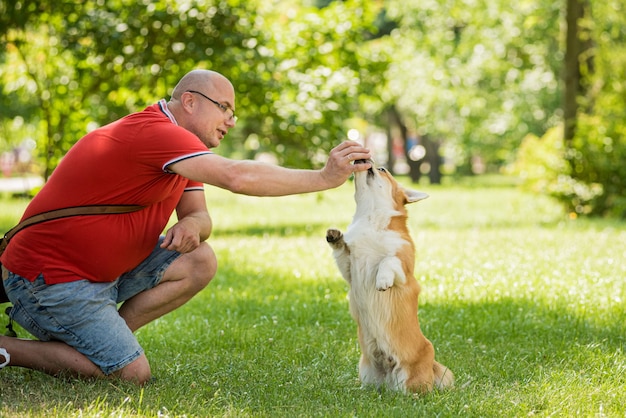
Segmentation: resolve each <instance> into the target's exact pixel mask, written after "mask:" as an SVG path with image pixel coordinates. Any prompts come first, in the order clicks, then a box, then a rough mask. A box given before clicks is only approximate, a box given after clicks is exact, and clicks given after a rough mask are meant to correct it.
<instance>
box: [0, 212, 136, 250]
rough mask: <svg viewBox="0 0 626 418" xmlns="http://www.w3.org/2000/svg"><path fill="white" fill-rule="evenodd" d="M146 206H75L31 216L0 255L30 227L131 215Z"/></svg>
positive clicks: (16, 229)
mask: <svg viewBox="0 0 626 418" xmlns="http://www.w3.org/2000/svg"><path fill="white" fill-rule="evenodd" d="M143 208H144V206H140V205H94V206H74V207H71V208H63V209H55V210H51V211H48V212H44V213H40V214H39V215H34V216H31V217H30V218H27V219H24V220H23V221H22V222H20V223H19V224H17V225H16V226H14V227H13V228H11V229H10V230H9V231H8V232H7V233H6V234H4V238H3V239H2V242H1V243H0V254H2V253H3V252H4V249H5V248H6V246H7V245H8V244H9V240H11V238H13V236H14V235H15V234H17V233H18V232H20V231H21V230H22V229H24V228H27V227H29V226H32V225H35V224H39V223H42V222H46V221H51V220H54V219H61V218H68V217H70V216H79V215H111V214H118V213H130V212H136V211H138V210H141V209H143Z"/></svg>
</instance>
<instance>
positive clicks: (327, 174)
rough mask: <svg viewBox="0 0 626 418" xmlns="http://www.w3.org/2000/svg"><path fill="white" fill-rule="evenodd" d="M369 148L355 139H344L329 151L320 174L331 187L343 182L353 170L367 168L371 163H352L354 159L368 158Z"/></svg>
mask: <svg viewBox="0 0 626 418" xmlns="http://www.w3.org/2000/svg"><path fill="white" fill-rule="evenodd" d="M371 158H372V155H371V154H370V150H369V149H367V148H365V147H363V145H361V144H359V143H358V142H355V141H344V142H342V143H341V144H339V145H337V146H336V147H335V148H333V149H332V150H331V151H330V155H329V156H328V161H327V162H326V166H325V167H324V168H323V169H322V176H323V177H324V179H325V180H326V181H327V182H328V183H329V184H330V185H332V187H336V186H339V185H341V184H343V183H344V182H345V181H346V180H347V179H348V178H349V177H350V176H351V175H352V173H354V172H355V171H365V170H369V169H370V167H371V166H372V164H371V163H369V162H368V163H365V164H354V161H356V160H370V159H371Z"/></svg>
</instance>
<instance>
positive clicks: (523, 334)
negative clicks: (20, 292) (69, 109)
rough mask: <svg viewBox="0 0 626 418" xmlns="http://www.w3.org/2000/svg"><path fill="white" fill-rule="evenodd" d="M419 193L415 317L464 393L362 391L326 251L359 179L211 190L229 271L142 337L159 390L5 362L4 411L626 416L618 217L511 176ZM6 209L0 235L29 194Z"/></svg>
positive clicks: (625, 306) (625, 315) (223, 263)
mask: <svg viewBox="0 0 626 418" xmlns="http://www.w3.org/2000/svg"><path fill="white" fill-rule="evenodd" d="M420 189H421V190H423V191H426V192H428V193H429V194H430V195H431V197H430V198H429V199H427V200H425V201H423V202H420V203H417V204H415V205H413V206H410V207H409V214H410V224H411V229H412V232H413V237H414V239H415V242H416V257H417V262H416V274H417V279H418V280H419V281H420V283H421V285H422V294H421V296H420V322H421V325H422V329H423V331H424V334H425V335H426V337H428V338H429V339H430V340H431V341H432V342H433V344H434V345H435V349H436V351H437V359H438V360H439V361H440V362H442V363H443V364H445V365H446V366H448V367H450V369H451V370H453V371H454V373H455V374H456V378H457V385H456V387H455V388H454V389H452V390H449V391H444V392H433V393H432V394H429V395H426V396H421V397H419V396H410V395H402V394H397V393H392V392H389V391H386V390H383V391H381V392H378V391H376V390H374V389H362V388H361V387H360V384H359V381H358V375H357V363H358V358H359V348H358V344H357V340H356V327H355V324H354V322H353V321H352V319H351V317H350V315H349V313H348V301H347V299H346V294H347V285H346V283H345V282H344V281H343V279H341V277H340V275H339V273H338V270H337V268H336V266H335V265H334V261H333V258H332V255H331V251H330V249H329V248H328V246H327V244H326V242H325V231H326V229H327V228H328V227H339V228H340V229H343V230H345V228H346V226H347V225H348V223H349V222H350V219H351V217H352V214H353V212H354V202H353V200H352V192H353V190H352V184H350V183H347V184H346V185H344V186H342V187H340V188H338V189H336V190H332V191H327V192H323V193H315V194H309V195H303V196H291V197H284V198H252V197H245V196H236V195H233V194H230V193H228V192H224V191H220V190H215V189H210V190H208V191H207V199H208V202H209V207H210V211H211V214H212V216H213V218H214V222H215V228H214V233H213V236H212V237H211V239H210V242H211V244H212V245H213V247H214V248H215V250H216V253H217V255H218V258H219V260H220V270H219V272H218V275H217V277H216V278H215V279H214V280H213V282H212V283H211V284H210V285H209V286H208V287H207V288H206V289H205V290H204V291H203V292H202V293H201V294H199V295H198V296H197V297H196V298H194V299H193V300H192V301H191V302H189V303H188V304H187V305H185V306H184V307H182V308H181V309H179V310H178V311H176V312H173V313H171V314H170V315H167V316H166V317H164V318H161V319H159V320H157V321H155V322H154V323H152V324H150V325H148V326H146V327H145V328H143V329H141V330H140V331H139V332H138V333H137V334H138V338H139V340H140V341H141V343H142V344H143V346H144V348H145V350H146V352H147V354H148V358H149V359H150V361H151V365H152V369H153V373H154V375H155V377H156V380H155V381H154V382H152V383H151V384H149V385H148V386H146V387H145V388H143V389H141V388H136V387H134V386H132V385H130V384H124V383H120V382H116V381H91V382H82V381H77V380H63V379H56V378H52V377H48V376H45V375H42V374H40V373H37V372H32V371H27V370H21V369H15V368H8V369H4V370H1V371H0V416H1V417H4V416H7V417H15V416H17V417H20V416H24V417H26V416H28V417H31V416H32V417H102V416H116V417H140V416H141V417H143V416H147V417H182V416H185V417H207V416H219V417H231V416H237V417H282V416H285V417H296V416H305V417H316V416H329V417H348V416H350V417H351V416H358V417H377V416H381V417H395V416H397V417H407V416H425V417H434V416H442V417H456V416H468V417H474V416H476V417H502V416H507V417H522V416H524V417H526V416H531V415H533V416H564V417H565V416H567V417H570V416H583V417H587V416H609V417H613V416H616V417H617V416H619V417H624V416H626V285H625V278H626V264H625V263H624V260H625V259H626V224H625V223H620V222H617V221H606V220H593V221H591V220H581V219H570V217H569V216H567V214H564V213H563V212H562V211H561V210H560V208H559V207H558V206H557V205H556V204H555V203H554V202H552V201H551V200H549V199H548V198H545V197H538V196H534V195H530V194H525V193H523V192H521V191H519V190H517V189H515V188H514V187H512V186H508V185H507V184H506V182H505V183H490V184H489V185H488V186H484V185H481V184H480V183H473V182H470V183H464V184H463V185H459V184H447V185H444V186H428V185H424V186H422V187H421V188H420ZM2 205H3V208H6V209H5V210H3V214H2V215H1V216H0V226H3V227H4V228H5V229H6V228H8V227H9V226H10V225H11V224H12V223H14V222H15V221H16V220H17V217H18V216H19V214H20V213H21V210H22V209H23V207H24V205H25V202H23V201H9V200H7V199H6V198H4V199H3V200H2ZM5 325H6V317H5V316H2V318H1V319H0V327H1V328H2V329H4V326H5ZM18 333H20V336H22V337H27V335H26V334H25V333H24V331H23V330H18Z"/></svg>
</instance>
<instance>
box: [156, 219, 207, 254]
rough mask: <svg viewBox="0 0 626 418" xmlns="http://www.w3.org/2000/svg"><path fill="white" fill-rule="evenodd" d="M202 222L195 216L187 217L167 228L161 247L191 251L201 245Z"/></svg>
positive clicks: (184, 251) (183, 252)
mask: <svg viewBox="0 0 626 418" xmlns="http://www.w3.org/2000/svg"><path fill="white" fill-rule="evenodd" d="M200 231H201V227H200V224H199V223H198V222H197V221H196V220H195V219H194V218H193V216H189V217H185V218H183V219H181V220H180V221H178V222H177V223H176V224H174V226H172V227H171V228H170V229H168V230H167V232H166V233H165V239H164V240H163V243H162V244H161V248H164V249H167V250H170V251H178V252H179V253H182V254H185V253H189V252H191V251H193V250H195V249H196V248H198V246H199V245H200V242H201V241H200Z"/></svg>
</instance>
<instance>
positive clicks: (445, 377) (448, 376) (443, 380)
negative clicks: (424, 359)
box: [433, 361, 454, 389]
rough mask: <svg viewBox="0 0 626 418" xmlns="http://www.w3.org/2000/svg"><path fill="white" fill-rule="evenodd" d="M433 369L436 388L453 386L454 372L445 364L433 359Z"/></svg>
mask: <svg viewBox="0 0 626 418" xmlns="http://www.w3.org/2000/svg"><path fill="white" fill-rule="evenodd" d="M433 371H434V372H435V387H436V388H437V389H445V388H451V387H452V386H454V374H453V373H452V372H451V371H450V369H448V368H447V367H446V366H444V365H443V364H440V363H437V362H436V361H435V362H434V363H433Z"/></svg>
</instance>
